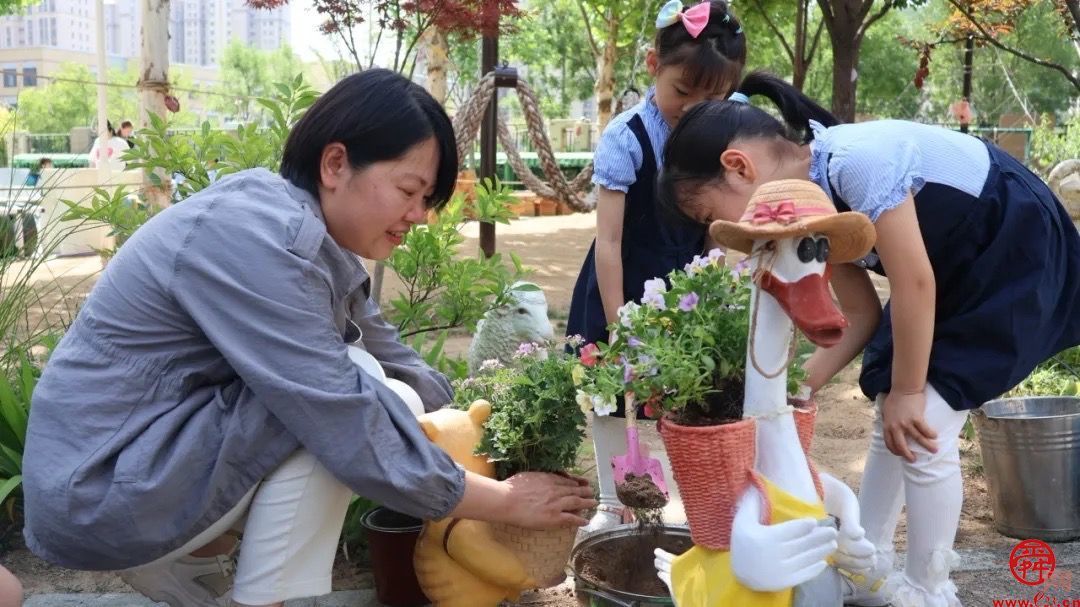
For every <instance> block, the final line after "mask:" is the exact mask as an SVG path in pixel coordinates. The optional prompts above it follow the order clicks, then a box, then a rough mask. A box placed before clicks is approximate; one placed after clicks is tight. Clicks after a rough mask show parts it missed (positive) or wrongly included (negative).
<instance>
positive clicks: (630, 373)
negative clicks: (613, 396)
mask: <svg viewBox="0 0 1080 607" xmlns="http://www.w3.org/2000/svg"><path fill="white" fill-rule="evenodd" d="M622 380H623V383H624V384H628V383H630V382H632V381H634V367H633V366H631V365H630V362H629V361H626V360H624V361H623V374H622Z"/></svg>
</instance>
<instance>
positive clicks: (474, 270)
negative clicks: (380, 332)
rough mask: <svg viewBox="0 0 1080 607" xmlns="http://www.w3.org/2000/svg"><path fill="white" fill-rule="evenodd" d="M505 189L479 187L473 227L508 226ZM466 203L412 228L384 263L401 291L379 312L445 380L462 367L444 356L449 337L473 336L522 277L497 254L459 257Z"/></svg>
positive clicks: (515, 263)
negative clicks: (481, 223)
mask: <svg viewBox="0 0 1080 607" xmlns="http://www.w3.org/2000/svg"><path fill="white" fill-rule="evenodd" d="M512 200H513V197H512V196H510V191H509V189H508V188H507V187H506V186H504V185H502V184H500V183H498V182H497V181H496V182H494V183H491V182H485V183H481V184H480V185H479V186H478V187H477V190H476V202H475V204H474V206H473V212H474V213H475V217H476V219H477V220H478V221H487V222H493V223H502V224H508V223H509V222H510V217H511V216H512V215H511V213H510V210H509V203H510V202H511V201H512ZM465 207H466V201H465V198H464V197H463V196H460V195H456V196H454V197H453V199H451V200H450V202H449V203H447V205H446V207H445V208H444V209H443V210H442V211H441V212H440V213H439V214H438V215H437V217H436V218H435V220H434V221H433V222H432V223H430V224H428V225H426V226H418V227H416V228H413V229H412V230H411V231H410V232H409V233H408V234H406V235H405V238H404V241H403V242H402V244H401V246H399V247H397V248H396V249H395V250H394V253H393V255H392V256H391V257H390V259H389V260H387V266H388V267H390V268H391V269H392V270H393V271H394V273H395V274H397V276H398V278H399V279H400V280H401V282H402V283H403V285H404V289H403V290H402V291H401V292H400V293H398V294H396V295H395V296H394V297H393V298H392V299H391V300H390V302H389V305H387V306H384V313H385V315H386V317H387V319H388V320H389V321H390V322H392V323H394V324H395V325H397V327H398V330H399V331H401V336H402V338H403V339H410V338H411V340H412V344H411V345H412V347H413V348H414V349H416V351H417V352H420V353H421V355H422V356H424V358H425V360H426V361H427V362H428V363H429V364H431V365H432V366H434V367H435V368H437V369H439V370H440V371H442V372H444V373H446V374H448V375H450V376H451V377H461V376H464V374H465V373H466V365H465V363H464V361H463V360H461V359H460V358H453V357H450V356H446V355H444V354H443V351H442V347H443V344H444V343H445V341H446V338H447V336H448V335H449V332H450V331H451V330H453V329H457V328H465V329H466V330H469V331H472V330H474V329H475V328H476V323H477V322H479V320H480V319H481V318H482V317H483V316H484V314H485V313H487V311H488V310H490V309H492V308H496V307H498V306H501V305H503V304H505V303H506V302H507V301H509V297H510V286H511V285H512V284H513V283H514V282H515V281H517V280H519V279H521V278H522V276H523V275H524V273H525V272H524V269H523V268H522V266H521V261H520V260H519V259H518V258H517V256H516V255H513V254H511V255H510V260H511V262H512V267H508V266H507V265H506V264H505V263H504V261H503V257H502V256H501V255H500V254H496V255H494V256H492V257H491V258H484V257H482V256H476V257H473V256H465V255H461V254H460V248H461V245H462V244H463V243H464V242H465V238H464V237H463V236H462V235H461V228H462V227H463V226H464V225H465V223H467V221H468V219H467V218H466V214H465V212H466V208H465Z"/></svg>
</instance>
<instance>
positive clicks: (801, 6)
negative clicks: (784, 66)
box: [791, 0, 810, 91]
mask: <svg viewBox="0 0 1080 607" xmlns="http://www.w3.org/2000/svg"><path fill="white" fill-rule="evenodd" d="M795 6H796V8H795V53H794V55H795V56H794V57H792V62H791V72H792V73H791V84H792V85H793V86H794V87H795V88H797V89H799V90H800V91H801V90H803V85H804V84H805V83H806V71H807V67H808V66H807V63H808V61H807V59H808V57H807V56H806V46H807V45H806V36H807V32H806V30H807V25H808V23H807V21H808V20H807V18H806V15H807V14H808V13H809V12H810V11H809V10H807V9H808V8H809V7H807V6H806V0H798V2H797V3H796V5H795Z"/></svg>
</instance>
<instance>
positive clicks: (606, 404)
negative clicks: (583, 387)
mask: <svg viewBox="0 0 1080 607" xmlns="http://www.w3.org/2000/svg"><path fill="white" fill-rule="evenodd" d="M591 400H592V406H593V412H594V413H596V414H597V415H603V416H607V415H611V414H612V413H614V412H615V410H616V409H618V408H619V407H618V405H616V404H615V397H614V396H610V395H609V396H602V395H600V394H594V395H593V396H592V399H591Z"/></svg>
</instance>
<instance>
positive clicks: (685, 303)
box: [679, 291, 698, 312]
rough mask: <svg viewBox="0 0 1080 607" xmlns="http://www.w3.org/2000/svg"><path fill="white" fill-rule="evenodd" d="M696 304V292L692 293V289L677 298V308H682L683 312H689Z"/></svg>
mask: <svg viewBox="0 0 1080 607" xmlns="http://www.w3.org/2000/svg"><path fill="white" fill-rule="evenodd" d="M697 304H698V294H697V293H694V292H693V291H691V292H690V293H687V294H686V295H683V296H682V297H681V298H680V299H679V309H680V310H682V311H683V312H689V311H691V310H693V309H694V308H696V307H697Z"/></svg>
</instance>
